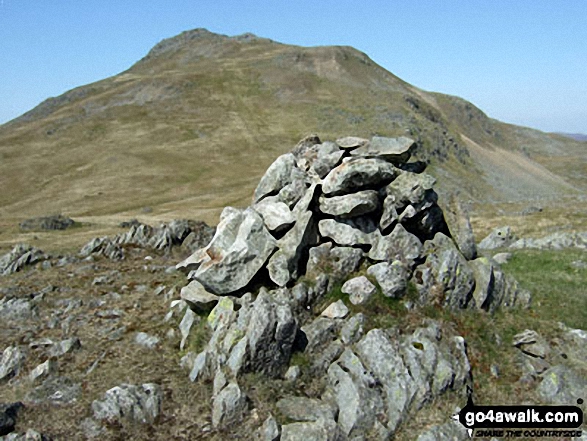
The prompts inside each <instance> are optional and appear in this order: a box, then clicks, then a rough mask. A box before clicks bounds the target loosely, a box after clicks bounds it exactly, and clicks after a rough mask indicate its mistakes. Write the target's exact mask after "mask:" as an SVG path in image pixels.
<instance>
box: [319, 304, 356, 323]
mask: <svg viewBox="0 0 587 441" xmlns="http://www.w3.org/2000/svg"><path fill="white" fill-rule="evenodd" d="M348 313H349V309H348V308H347V307H346V305H345V304H344V302H343V301H342V300H337V301H336V302H334V303H331V304H330V305H328V307H327V308H326V309H325V310H324V311H322V314H320V315H321V316H322V317H326V318H330V319H342V318H345V317H346V316H347V315H348Z"/></svg>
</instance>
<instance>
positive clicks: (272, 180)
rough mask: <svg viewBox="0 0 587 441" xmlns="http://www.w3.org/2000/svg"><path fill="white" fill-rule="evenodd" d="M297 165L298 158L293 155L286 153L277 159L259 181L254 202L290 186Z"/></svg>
mask: <svg viewBox="0 0 587 441" xmlns="http://www.w3.org/2000/svg"><path fill="white" fill-rule="evenodd" d="M295 164H296V157H295V156H294V155H293V154H292V153H286V154H285V155H281V156H280V157H279V158H277V159H276V160H275V161H274V162H273V164H271V165H270V166H269V168H268V169H267V171H266V172H265V174H264V175H263V177H262V178H261V180H260V181H259V185H257V188H256V189H255V195H254V197H253V200H254V201H255V202H258V201H259V200H261V199H263V198H264V197H265V196H270V195H272V194H277V193H278V192H279V190H281V189H282V188H283V187H285V186H286V185H287V184H289V183H290V182H291V173H292V169H293V168H294V167H295Z"/></svg>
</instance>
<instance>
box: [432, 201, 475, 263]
mask: <svg viewBox="0 0 587 441" xmlns="http://www.w3.org/2000/svg"><path fill="white" fill-rule="evenodd" d="M441 206H442V212H443V214H444V219H445V220H446V224H447V226H448V231H449V232H450V235H451V237H452V238H453V240H454V241H455V244H456V245H457V248H458V249H459V250H460V251H461V253H463V256H465V258H466V259H467V260H473V259H474V258H475V257H477V246H476V245H475V236H474V235H473V229H472V228H471V221H470V219H469V210H468V208H467V207H466V206H465V204H464V203H463V202H462V201H461V199H460V198H458V197H457V196H456V195H454V194H451V195H450V196H449V198H447V203H446V204H441Z"/></svg>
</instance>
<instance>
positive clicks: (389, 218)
mask: <svg viewBox="0 0 587 441" xmlns="http://www.w3.org/2000/svg"><path fill="white" fill-rule="evenodd" d="M398 220H399V215H398V213H397V209H396V207H395V197H394V196H387V197H386V198H385V199H384V200H383V212H382V214H381V219H380V220H379V228H380V230H381V231H383V232H388V231H389V229H390V228H391V227H392V226H394V224H395V223H396V222H397V221H398Z"/></svg>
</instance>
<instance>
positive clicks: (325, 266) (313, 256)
mask: <svg viewBox="0 0 587 441" xmlns="http://www.w3.org/2000/svg"><path fill="white" fill-rule="evenodd" d="M364 254H365V253H364V252H363V251H362V250H360V249H358V248H352V247H333V246H332V243H330V242H328V243H324V244H321V245H319V246H317V247H313V248H310V251H309V258H308V264H307V268H306V274H319V273H321V272H326V273H328V274H329V275H330V276H332V277H334V278H335V279H337V280H339V279H340V280H342V279H344V278H346V277H347V276H348V275H349V274H351V273H352V272H353V271H356V270H357V268H359V265H360V264H361V261H362V259H363V256H364Z"/></svg>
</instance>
